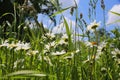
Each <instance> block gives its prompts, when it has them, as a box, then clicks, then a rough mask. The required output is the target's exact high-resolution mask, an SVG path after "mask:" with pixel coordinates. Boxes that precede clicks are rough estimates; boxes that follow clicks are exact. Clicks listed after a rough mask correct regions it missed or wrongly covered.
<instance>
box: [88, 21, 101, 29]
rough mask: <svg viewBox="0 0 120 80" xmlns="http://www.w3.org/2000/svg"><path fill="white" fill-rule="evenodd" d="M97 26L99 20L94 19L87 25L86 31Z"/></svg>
mask: <svg viewBox="0 0 120 80" xmlns="http://www.w3.org/2000/svg"><path fill="white" fill-rule="evenodd" d="M99 26H100V22H98V23H97V22H96V20H94V21H93V22H92V23H90V24H89V25H88V26H87V31H95V29H96V28H97V27H99Z"/></svg>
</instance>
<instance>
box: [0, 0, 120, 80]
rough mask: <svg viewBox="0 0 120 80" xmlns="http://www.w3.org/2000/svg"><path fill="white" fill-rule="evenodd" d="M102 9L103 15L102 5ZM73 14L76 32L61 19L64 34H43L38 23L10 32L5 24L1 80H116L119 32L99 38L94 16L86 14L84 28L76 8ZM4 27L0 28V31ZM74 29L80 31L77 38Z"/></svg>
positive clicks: (119, 64) (0, 54) (0, 42)
mask: <svg viewBox="0 0 120 80" xmlns="http://www.w3.org/2000/svg"><path fill="white" fill-rule="evenodd" d="M91 1H92V0H91ZM94 4H96V3H94ZM101 8H102V9H103V11H104V5H103V3H102V7H101ZM66 9H69V8H66ZM66 9H63V10H61V11H59V12H57V13H55V14H54V15H53V16H55V15H57V14H62V12H63V11H65V10H66ZM91 9H95V6H91ZM74 10H75V12H76V14H75V15H74V16H76V27H75V32H73V31H72V30H71V28H70V26H69V25H68V24H69V23H67V21H66V19H65V17H64V16H62V20H63V23H64V25H65V29H66V33H63V34H54V33H52V32H51V31H49V30H47V29H46V30H45V31H43V29H42V30H41V28H40V27H41V26H43V25H42V24H40V25H39V23H37V22H35V23H36V24H37V25H34V26H33V28H30V27H29V25H26V24H25V25H23V23H21V24H20V25H19V27H18V30H17V31H18V33H16V32H14V31H13V32H12V30H11V28H12V27H14V26H15V23H14V24H9V22H8V23H7V24H8V27H9V29H8V30H9V31H8V33H7V34H8V35H7V38H6V39H4V38H2V37H1V38H0V80H119V79H120V29H119V28H115V29H114V30H112V31H110V36H109V35H108V34H107V33H108V32H107V31H106V30H105V31H104V32H103V34H102V33H100V30H99V29H97V28H98V27H99V26H100V23H99V22H96V21H95V20H92V19H93V18H94V16H95V13H97V12H95V11H93V12H91V13H89V14H90V15H91V16H90V19H91V20H92V21H91V24H86V22H85V20H84V19H83V17H82V14H80V15H81V16H79V15H78V11H77V10H78V9H77V6H76V7H74ZM113 13H114V12H113ZM104 17H105V16H104ZM103 22H104V21H103ZM103 24H105V23H103ZM36 26H37V27H36ZM3 27H4V25H2V26H0V29H1V31H2V28H3ZM20 27H24V28H23V29H24V32H23V33H24V35H22V37H21V39H19V38H18V37H16V34H18V35H17V36H19V35H21V34H19V29H20ZM104 27H105V26H104ZM77 28H80V29H81V31H82V32H81V33H80V34H79V33H77V31H76V30H77ZM0 34H1V35H2V32H0ZM111 35H113V36H111Z"/></svg>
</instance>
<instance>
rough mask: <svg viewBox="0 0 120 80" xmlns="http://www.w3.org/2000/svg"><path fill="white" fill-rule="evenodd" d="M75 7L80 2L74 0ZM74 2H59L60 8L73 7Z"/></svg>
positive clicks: (71, 0)
mask: <svg viewBox="0 0 120 80" xmlns="http://www.w3.org/2000/svg"><path fill="white" fill-rule="evenodd" d="M75 1H76V3H77V5H78V3H79V1H80V0H75ZM75 1H74V0H59V4H60V6H61V7H62V8H67V7H71V6H75Z"/></svg>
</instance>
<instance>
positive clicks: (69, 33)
mask: <svg viewBox="0 0 120 80" xmlns="http://www.w3.org/2000/svg"><path fill="white" fill-rule="evenodd" d="M63 19H64V24H65V28H66V33H67V35H68V42H69V50H72V47H73V45H72V38H71V31H70V29H69V26H68V23H67V21H66V19H65V18H64V17H63Z"/></svg>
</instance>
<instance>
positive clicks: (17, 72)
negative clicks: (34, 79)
mask: <svg viewBox="0 0 120 80" xmlns="http://www.w3.org/2000/svg"><path fill="white" fill-rule="evenodd" d="M20 75H27V76H38V77H44V76H46V75H45V74H39V72H38V71H33V70H21V71H16V72H13V73H10V74H8V75H6V77H7V76H20Z"/></svg>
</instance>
